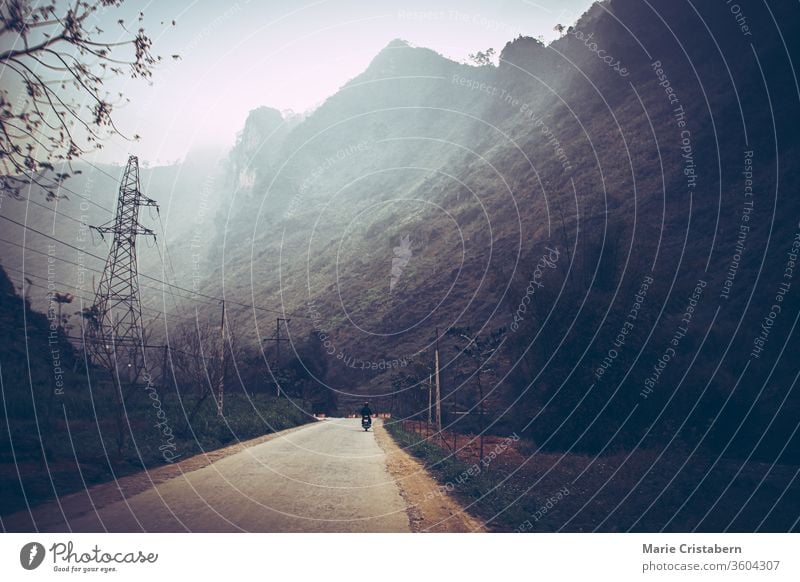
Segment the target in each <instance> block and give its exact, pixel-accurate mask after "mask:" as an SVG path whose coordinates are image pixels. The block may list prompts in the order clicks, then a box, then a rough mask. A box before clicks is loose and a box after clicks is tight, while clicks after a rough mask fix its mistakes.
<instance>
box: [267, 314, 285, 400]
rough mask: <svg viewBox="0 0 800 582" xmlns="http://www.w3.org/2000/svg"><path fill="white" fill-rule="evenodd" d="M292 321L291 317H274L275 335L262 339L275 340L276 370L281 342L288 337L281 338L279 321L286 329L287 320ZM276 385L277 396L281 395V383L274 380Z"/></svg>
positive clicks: (279, 357) (279, 358) (279, 363)
mask: <svg viewBox="0 0 800 582" xmlns="http://www.w3.org/2000/svg"><path fill="white" fill-rule="evenodd" d="M290 321H292V320H291V319H284V318H282V317H276V318H275V337H267V338H264V339H263V340H262V341H265V342H275V352H276V353H275V369H276V370H277V369H278V368H280V365H281V342H288V341H289V338H282V337H281V322H283V323H284V325H286V329H287V330H288V329H289V322H290ZM275 384H276V385H277V387H278V388H277V394H278V397H280V395H281V385H280V382H277V381H276V382H275Z"/></svg>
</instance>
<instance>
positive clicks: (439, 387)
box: [435, 327, 442, 439]
mask: <svg viewBox="0 0 800 582" xmlns="http://www.w3.org/2000/svg"><path fill="white" fill-rule="evenodd" d="M435 354H436V430H437V433H438V435H439V438H440V439H441V438H442V385H441V383H440V381H439V328H438V327H437V328H436V352H435Z"/></svg>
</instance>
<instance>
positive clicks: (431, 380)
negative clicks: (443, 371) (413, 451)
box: [425, 374, 433, 438]
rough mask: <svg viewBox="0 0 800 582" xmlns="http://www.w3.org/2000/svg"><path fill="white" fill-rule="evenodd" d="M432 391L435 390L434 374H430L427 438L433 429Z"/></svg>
mask: <svg viewBox="0 0 800 582" xmlns="http://www.w3.org/2000/svg"><path fill="white" fill-rule="evenodd" d="M432 392H433V374H428V424H427V426H426V428H425V438H428V436H429V434H428V433H429V432H430V430H431V408H432V406H431V405H432Z"/></svg>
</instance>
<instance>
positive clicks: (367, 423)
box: [361, 402, 372, 431]
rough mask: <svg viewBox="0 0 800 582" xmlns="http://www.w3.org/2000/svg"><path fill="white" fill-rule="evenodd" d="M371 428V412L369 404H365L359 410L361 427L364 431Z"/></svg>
mask: <svg viewBox="0 0 800 582" xmlns="http://www.w3.org/2000/svg"><path fill="white" fill-rule="evenodd" d="M371 426H372V410H370V407H369V402H365V403H364V406H363V407H362V408H361V427H362V428H363V429H364V430H365V431H366V430H369V429H370V427H371Z"/></svg>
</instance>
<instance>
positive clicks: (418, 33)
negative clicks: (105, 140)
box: [95, 0, 591, 164]
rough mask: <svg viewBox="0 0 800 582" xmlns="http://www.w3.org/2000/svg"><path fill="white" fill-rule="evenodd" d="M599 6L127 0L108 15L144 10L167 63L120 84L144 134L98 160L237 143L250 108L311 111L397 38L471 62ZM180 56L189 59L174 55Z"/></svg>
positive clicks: (411, 0) (130, 119)
mask: <svg viewBox="0 0 800 582" xmlns="http://www.w3.org/2000/svg"><path fill="white" fill-rule="evenodd" d="M590 4H591V2H590V1H589V0H536V1H535V2H534V1H527V0H498V1H491V0H483V1H478V0H404V1H402V2H400V1H396V2H388V1H384V0H317V1H310V2H309V1H301V2H296V3H295V2H279V1H276V0H238V1H235V2H232V3H227V2H221V1H219V0H196V1H194V2H172V1H170V2H158V3H156V2H155V1H153V2H152V3H145V2H129V3H127V5H126V6H125V7H124V8H122V9H120V10H118V11H109V13H108V17H109V18H111V19H112V23H113V22H116V19H117V18H119V17H128V20H133V18H132V17H131V16H132V15H134V14H136V13H138V11H139V10H141V11H143V12H144V13H145V17H146V20H145V24H146V28H147V31H148V33H149V34H150V35H151V36H152V37H153V40H154V52H156V53H158V54H160V55H162V56H163V57H164V58H165V62H164V64H162V65H161V66H160V68H159V70H158V71H156V73H155V74H154V76H153V85H152V86H147V84H146V83H144V82H141V81H134V82H131V81H125V82H124V84H123V86H122V87H121V90H124V91H125V93H126V95H127V96H128V97H130V99H131V103H130V104H128V105H127V106H126V107H125V108H124V109H119V110H117V112H116V118H115V119H116V120H117V122H118V125H119V127H120V128H121V129H122V130H123V131H125V132H126V133H128V134H130V135H132V134H134V133H138V134H140V135H141V136H142V140H141V141H140V142H138V143H136V144H131V143H125V144H123V145H121V146H113V145H110V146H107V147H106V149H105V150H103V152H102V153H101V154H100V155H99V156H98V157H97V158H95V159H97V160H99V161H105V162H121V161H124V160H125V159H126V157H127V154H128V152H130V153H136V154H138V155H140V156H141V157H142V158H143V159H145V160H148V161H149V162H150V163H161V164H163V163H165V162H168V161H173V160H176V159H181V158H183V157H184V156H185V154H186V152H187V151H188V150H189V149H190V148H193V147H199V146H207V145H216V146H220V145H224V146H227V145H232V144H233V142H234V139H235V136H236V132H237V131H240V130H241V128H242V127H243V124H244V121H245V119H246V117H247V113H248V112H249V111H250V110H252V109H254V108H256V107H259V106H262V105H267V106H270V107H274V108H276V109H280V110H284V109H291V110H294V111H296V112H298V113H299V112H303V111H307V110H309V109H311V108H313V107H315V106H317V105H319V104H320V103H322V102H323V101H324V100H325V99H326V98H327V97H329V96H330V95H332V94H333V93H335V92H336V91H337V89H339V87H341V86H342V85H343V84H345V83H346V82H347V81H348V80H349V79H352V78H353V77H355V76H357V75H358V74H360V73H361V72H362V71H363V70H364V69H365V68H366V67H367V66H368V65H369V63H370V61H371V60H372V58H373V57H374V56H375V55H376V54H377V53H378V52H379V51H380V50H381V49H382V48H384V47H385V46H386V45H387V44H388V43H389V42H390V41H391V40H393V39H395V38H402V39H404V40H406V41H408V42H410V43H411V44H412V45H415V46H423V47H427V48H431V49H434V50H435V51H437V52H439V53H441V54H443V55H445V56H447V57H450V58H453V59H455V60H463V59H465V58H466V57H467V55H468V54H469V53H474V52H476V51H478V50H484V49H487V48H489V47H493V48H494V49H495V50H496V51H497V52H498V53H499V52H500V50H502V48H503V46H504V45H505V43H506V42H508V41H509V40H511V39H513V38H515V37H516V36H518V35H520V34H523V35H525V36H534V37H538V36H540V35H541V36H543V37H544V40H545V41H550V40H552V39H553V38H554V36H555V33H554V32H553V27H554V26H555V25H556V24H558V23H561V24H571V23H573V22H574V21H575V20H576V19H577V18H578V17H579V16H580V15H581V14H582V13H583V12H584V11H586V10H587V9H588V7H589V6H590ZM398 6H402V8H398ZM173 19H174V20H175V21H176V25H175V26H174V27H173V26H171V25H170V23H171V21H172V20H173ZM162 21H163V22H164V23H165V24H164V25H162V24H161V22H162ZM172 54H180V55H181V59H180V60H178V61H173V60H172V59H171V58H170V56H171V55H172ZM120 83H123V82H120ZM114 89H116V87H114Z"/></svg>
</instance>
